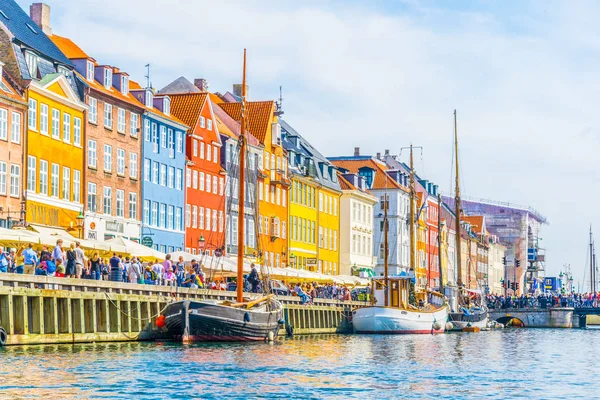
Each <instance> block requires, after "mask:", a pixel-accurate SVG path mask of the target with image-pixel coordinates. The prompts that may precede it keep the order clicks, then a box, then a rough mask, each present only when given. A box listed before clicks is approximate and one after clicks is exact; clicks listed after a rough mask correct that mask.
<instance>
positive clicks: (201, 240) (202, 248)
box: [198, 235, 206, 255]
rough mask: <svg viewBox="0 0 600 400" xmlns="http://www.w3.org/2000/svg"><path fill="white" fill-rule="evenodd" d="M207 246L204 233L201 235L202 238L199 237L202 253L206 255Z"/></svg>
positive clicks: (199, 246)
mask: <svg viewBox="0 0 600 400" xmlns="http://www.w3.org/2000/svg"><path fill="white" fill-rule="evenodd" d="M205 246H206V239H204V236H203V235H200V239H198V248H199V249H200V252H201V254H202V255H204V247H205Z"/></svg>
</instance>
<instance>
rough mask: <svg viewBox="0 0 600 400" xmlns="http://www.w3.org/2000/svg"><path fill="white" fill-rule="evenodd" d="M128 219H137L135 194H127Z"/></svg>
mask: <svg viewBox="0 0 600 400" xmlns="http://www.w3.org/2000/svg"><path fill="white" fill-rule="evenodd" d="M129 218H130V219H137V193H129Z"/></svg>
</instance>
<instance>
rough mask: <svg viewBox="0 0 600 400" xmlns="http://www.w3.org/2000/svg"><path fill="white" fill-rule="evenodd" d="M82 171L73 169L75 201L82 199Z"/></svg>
mask: <svg viewBox="0 0 600 400" xmlns="http://www.w3.org/2000/svg"><path fill="white" fill-rule="evenodd" d="M80 196H81V171H80V170H78V169H74V170H73V201H74V202H75V203H79V202H80V201H81V197H80Z"/></svg>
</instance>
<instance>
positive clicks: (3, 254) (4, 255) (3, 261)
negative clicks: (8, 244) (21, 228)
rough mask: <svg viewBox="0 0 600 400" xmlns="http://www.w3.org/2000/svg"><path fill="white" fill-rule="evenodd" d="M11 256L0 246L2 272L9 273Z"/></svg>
mask: <svg viewBox="0 0 600 400" xmlns="http://www.w3.org/2000/svg"><path fill="white" fill-rule="evenodd" d="M9 264H10V263H9V254H8V253H7V252H6V251H4V247H2V246H0V272H8V265H9Z"/></svg>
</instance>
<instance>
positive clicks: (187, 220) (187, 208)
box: [185, 204, 195, 228]
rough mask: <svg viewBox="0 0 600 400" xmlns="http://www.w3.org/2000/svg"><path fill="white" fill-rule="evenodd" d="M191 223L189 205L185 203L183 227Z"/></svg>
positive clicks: (187, 226)
mask: <svg viewBox="0 0 600 400" xmlns="http://www.w3.org/2000/svg"><path fill="white" fill-rule="evenodd" d="M194 207H195V206H194ZM191 224H192V212H191V206H190V205H189V204H186V205H185V227H186V228H189V227H190V226H191ZM194 228H195V227H194Z"/></svg>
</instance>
